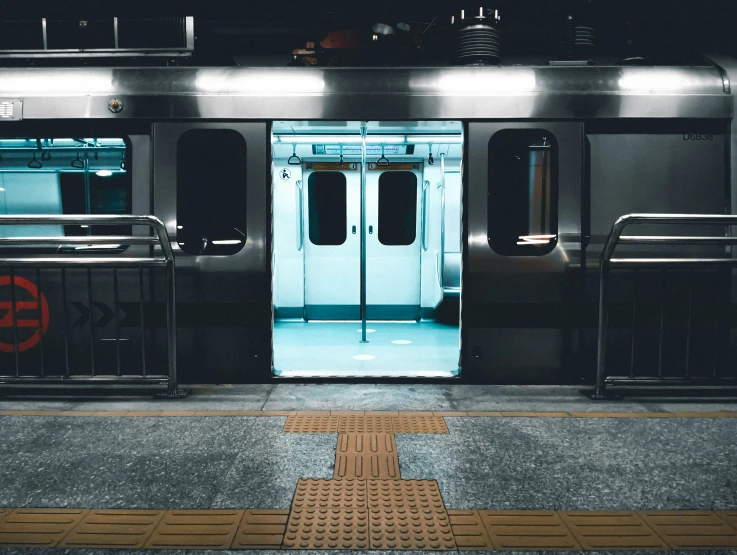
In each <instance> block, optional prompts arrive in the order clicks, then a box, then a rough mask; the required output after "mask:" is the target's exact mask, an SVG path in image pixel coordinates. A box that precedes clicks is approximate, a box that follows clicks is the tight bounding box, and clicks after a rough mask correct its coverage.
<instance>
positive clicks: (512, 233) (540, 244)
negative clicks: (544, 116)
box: [487, 129, 558, 256]
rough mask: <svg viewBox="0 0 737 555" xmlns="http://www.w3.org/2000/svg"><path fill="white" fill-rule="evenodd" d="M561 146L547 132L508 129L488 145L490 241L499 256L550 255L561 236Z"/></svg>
mask: <svg viewBox="0 0 737 555" xmlns="http://www.w3.org/2000/svg"><path fill="white" fill-rule="evenodd" d="M557 198H558V143H557V141H556V139H555V137H554V136H553V134H552V133H550V132H549V131H546V130H544V129H504V130H502V131H498V132H497V133H495V134H494V135H493V136H492V137H491V139H490V141H489V188H488V207H487V210H488V239H489V246H490V247H491V248H492V249H493V250H494V252H496V253H498V254H502V255H506V256H536V255H543V254H547V253H549V252H551V251H552V250H553V249H554V248H555V245H556V243H557V234H558V210H557Z"/></svg>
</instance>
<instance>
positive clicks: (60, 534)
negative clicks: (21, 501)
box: [0, 509, 87, 547]
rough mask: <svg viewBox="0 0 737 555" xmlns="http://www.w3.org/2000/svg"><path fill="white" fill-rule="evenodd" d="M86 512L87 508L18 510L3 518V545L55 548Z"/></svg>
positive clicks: (0, 527) (0, 532) (0, 540)
mask: <svg viewBox="0 0 737 555" xmlns="http://www.w3.org/2000/svg"><path fill="white" fill-rule="evenodd" d="M86 513H87V511H86V510H84V509H15V510H13V511H12V512H11V513H10V514H9V515H7V516H6V517H5V518H4V519H3V520H2V521H0V545H19V546H36V547H54V546H56V544H58V543H59V542H60V541H61V539H62V538H64V536H66V535H67V534H68V533H69V531H70V530H71V529H72V528H74V526H75V525H76V524H77V523H78V522H79V521H80V520H82V518H83V517H84V515H85V514H86Z"/></svg>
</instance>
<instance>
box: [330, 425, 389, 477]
mask: <svg viewBox="0 0 737 555" xmlns="http://www.w3.org/2000/svg"><path fill="white" fill-rule="evenodd" d="M333 477H334V478H336V479H341V478H343V479H345V478H359V479H367V478H376V479H378V478H384V479H389V480H399V458H398V457H397V445H396V443H395V441H394V434H371V433H368V434H366V433H364V434H339V435H338V445H337V447H336V453H335V473H334V475H333Z"/></svg>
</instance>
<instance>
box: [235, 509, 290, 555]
mask: <svg viewBox="0 0 737 555" xmlns="http://www.w3.org/2000/svg"><path fill="white" fill-rule="evenodd" d="M287 518H289V511H288V510H285V509H247V510H246V512H245V513H243V519H242V520H241V524H240V526H238V531H237V532H236V533H235V538H234V539H233V544H232V545H231V548H232V549H279V548H280V547H281V545H282V541H283V540H284V532H285V531H286V529H287Z"/></svg>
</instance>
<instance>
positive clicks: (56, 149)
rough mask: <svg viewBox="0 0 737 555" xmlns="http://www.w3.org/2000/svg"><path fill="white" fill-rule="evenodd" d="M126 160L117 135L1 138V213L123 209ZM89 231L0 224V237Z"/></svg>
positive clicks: (126, 204) (85, 231)
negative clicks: (107, 136) (101, 137)
mask: <svg viewBox="0 0 737 555" xmlns="http://www.w3.org/2000/svg"><path fill="white" fill-rule="evenodd" d="M125 159H126V146H125V142H124V141H123V139H117V138H113V139H111V138H104V139H99V138H78V139H77V138H75V139H72V138H53V139H52V138H27V137H26V138H4V139H0V215H4V214H19V215H34V214H36V215H38V214H43V215H54V214H85V213H87V214H124V213H128V212H130V210H129V202H130V195H129V191H128V187H127V184H126V180H125V179H123V178H124V176H125V174H126V166H125ZM88 233H93V230H91V229H81V226H50V225H46V226H9V225H6V226H0V237H41V236H46V237H49V236H63V235H85V234H88ZM5 248H14V247H5Z"/></svg>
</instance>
